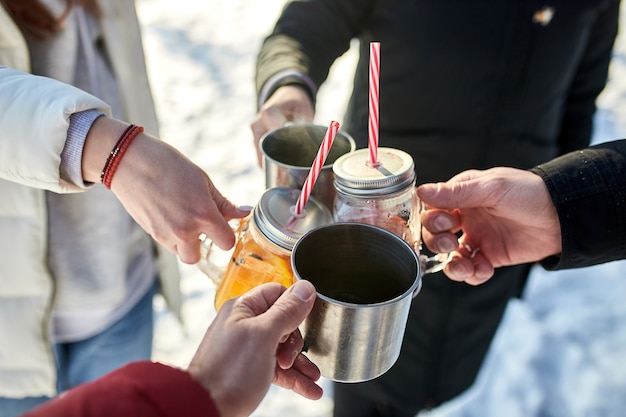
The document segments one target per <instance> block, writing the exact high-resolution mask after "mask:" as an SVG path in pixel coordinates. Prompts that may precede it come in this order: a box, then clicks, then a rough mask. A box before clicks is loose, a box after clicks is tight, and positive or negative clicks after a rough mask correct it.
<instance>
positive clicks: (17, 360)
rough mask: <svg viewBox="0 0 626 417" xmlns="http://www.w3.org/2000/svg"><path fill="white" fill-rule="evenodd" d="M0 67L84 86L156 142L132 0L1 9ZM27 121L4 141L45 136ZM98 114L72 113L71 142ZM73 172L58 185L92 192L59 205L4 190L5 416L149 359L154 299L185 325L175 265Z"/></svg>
mask: <svg viewBox="0 0 626 417" xmlns="http://www.w3.org/2000/svg"><path fill="white" fill-rule="evenodd" d="M0 65H4V66H7V67H11V68H15V69H18V70H21V71H24V72H30V73H33V74H36V75H42V76H45V77H49V78H54V79H56V80H59V81H62V82H64V83H67V84H71V85H73V86H76V87H78V88H80V89H82V90H84V91H87V92H89V93H91V94H93V95H94V96H97V97H98V98H100V99H102V100H103V101H104V102H106V103H107V104H109V105H110V107H111V110H112V116H113V117H114V118H117V119H122V120H129V121H132V122H133V123H136V124H138V125H140V126H142V127H143V128H144V129H145V131H146V132H147V133H149V134H151V135H154V136H157V135H158V125H157V119H156V113H155V109H154V104H153V100H152V96H151V92H150V85H149V82H148V78H147V72H146V67H145V62H144V55H143V49H142V44H141V36H140V30H139V23H138V20H137V15H136V10H135V4H134V2H133V1H124V0H107V1H102V2H99V1H98V0H2V1H1V6H0ZM42 100H44V101H45V100H51V103H50V107H51V112H50V113H52V108H53V107H54V105H53V104H54V103H52V101H53V100H54V99H53V98H52V97H42ZM15 105H16V106H18V105H19V104H15ZM31 111H32V110H31V109H30V108H23V111H22V112H20V113H16V114H19V118H17V119H15V118H14V119H9V118H0V119H2V120H1V122H0V131H2V132H3V133H2V134H1V135H5V136H6V137H10V136H11V133H14V132H16V131H24V130H29V129H30V130H36V129H41V126H42V125H44V123H42V121H40V120H33V119H29V117H30V116H31V115H32V113H31ZM102 114H103V113H102V111H99V110H89V111H84V112H79V113H76V114H73V115H72V123H71V125H70V131H69V133H68V135H74V136H77V137H81V136H82V138H83V140H84V137H85V135H86V134H87V131H88V130H89V128H90V127H91V125H92V123H93V122H94V121H95V120H96V119H97V118H98V117H100V116H101V115H102ZM61 128H65V127H63V126H61V125H59V129H61ZM45 133H46V132H44V131H42V132H41V134H45ZM17 136H18V137H19V135H17ZM51 140H52V138H51ZM80 145H82V144H80ZM33 152H35V151H33ZM60 152H61V149H59V153H60ZM81 152H82V146H76V147H68V146H66V147H65V148H64V149H63V158H62V159H64V160H71V159H74V160H76V159H77V160H78V161H79V162H80V156H81ZM76 167H77V168H76ZM74 168H76V169H74V170H72V167H71V166H70V167H67V166H63V165H62V166H61V167H60V170H61V175H62V177H63V178H66V179H67V180H68V181H71V182H72V183H74V184H81V185H80V187H82V188H83V189H84V188H90V190H89V191H88V192H84V193H73V194H58V193H56V192H52V191H43V190H39V189H34V188H30V187H27V186H24V185H20V184H17V183H14V182H9V181H7V180H3V179H0V195H2V198H1V199H0V247H2V248H3V249H2V250H1V251H0V338H1V339H2V343H0V415H2V416H3V417H10V416H14V415H19V414H21V413H22V412H24V411H25V410H27V409H29V408H31V407H33V406H35V405H37V404H39V403H41V402H43V401H46V400H47V399H49V398H51V397H54V396H55V395H56V394H58V393H59V392H62V391H64V390H66V389H68V388H71V387H73V386H76V385H78V384H81V383H83V382H86V381H90V380H93V379H95V378H97V377H99V376H101V375H103V374H105V373H107V372H109V371H111V370H113V369H115V368H118V367H120V366H122V365H123V364H125V363H128V362H130V361H135V360H141V359H149V358H150V357H151V350H152V337H153V306H152V299H153V295H154V294H155V291H161V292H162V293H163V294H164V295H165V297H166V300H167V301H168V304H169V306H170V308H171V309H172V311H173V312H174V313H175V314H176V315H178V316H179V317H180V307H181V296H180V292H179V282H178V281H179V275H178V266H177V263H176V258H175V257H174V255H173V254H171V253H169V252H167V251H166V250H165V249H164V248H163V247H162V246H161V245H157V244H156V243H155V242H154V241H153V240H152V239H151V238H150V236H149V235H148V234H147V233H146V232H145V231H143V230H142V228H141V227H140V226H139V225H138V224H137V223H136V222H135V221H134V220H133V218H131V216H130V215H129V214H128V213H127V211H126V210H125V209H124V207H123V206H122V204H121V203H120V201H118V200H117V199H116V197H115V195H114V194H113V193H111V192H110V191H108V190H107V189H106V188H105V187H104V186H102V184H96V185H93V184H88V183H84V182H83V178H82V174H81V171H80V163H78V165H74ZM163 169H165V168H163ZM42 170H43V167H42Z"/></svg>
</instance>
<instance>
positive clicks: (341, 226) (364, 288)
mask: <svg viewBox="0 0 626 417" xmlns="http://www.w3.org/2000/svg"><path fill="white" fill-rule="evenodd" d="M291 266H292V269H293V272H294V276H295V278H296V279H306V280H308V281H310V282H311V283H313V285H315V288H316V289H317V297H316V300H315V304H314V306H313V310H312V311H311V313H310V314H309V316H308V317H307V318H306V319H305V321H304V322H303V324H302V326H301V331H302V334H303V337H304V344H305V347H304V350H305V352H306V355H307V356H308V357H309V358H310V359H311V361H313V362H314V363H315V364H316V365H317V366H318V367H319V368H320V371H321V373H322V376H324V377H325V378H328V379H331V380H333V381H338V382H363V381H368V380H370V379H373V378H376V377H378V376H380V375H382V374H384V373H385V372H387V371H388V370H389V369H390V368H391V366H392V365H393V364H394V363H395V362H396V360H397V359H398V356H399V355H400V347H401V345H402V340H403V338H404V331H405V327H406V322H407V318H408V315H409V308H410V305H411V301H412V299H413V297H414V296H415V295H416V294H417V293H418V292H419V290H420V288H421V275H422V274H421V271H420V262H419V260H418V257H417V254H416V253H415V251H414V250H413V249H412V248H411V246H409V245H408V244H407V243H406V242H405V241H404V240H402V239H401V238H400V237H398V236H396V235H394V234H393V233H391V232H388V231H387V230H384V229H382V228H380V227H377V226H372V225H368V224H363V223H334V224H329V225H325V226H321V227H318V228H316V229H313V230H311V231H309V232H307V233H306V234H305V235H303V236H302V237H301V238H300V239H299V240H298V242H296V245H295V246H294V248H293V251H292V255H291Z"/></svg>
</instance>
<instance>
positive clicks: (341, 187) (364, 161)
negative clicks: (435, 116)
mask: <svg viewBox="0 0 626 417" xmlns="http://www.w3.org/2000/svg"><path fill="white" fill-rule="evenodd" d="M378 162H379V164H378V165H377V166H372V165H371V164H370V163H369V151H368V149H358V150H356V151H354V152H351V153H349V154H345V155H343V156H341V157H340V158H338V159H337V160H336V161H335V163H334V164H333V174H334V177H335V188H336V189H337V190H338V191H341V192H344V193H346V194H352V195H357V196H382V195H389V194H392V193H395V192H398V191H401V190H403V189H405V188H406V187H407V186H409V185H412V184H413V183H414V182H415V165H414V163H413V158H412V157H411V155H409V154H408V153H406V152H404V151H402V150H399V149H393V148H378Z"/></svg>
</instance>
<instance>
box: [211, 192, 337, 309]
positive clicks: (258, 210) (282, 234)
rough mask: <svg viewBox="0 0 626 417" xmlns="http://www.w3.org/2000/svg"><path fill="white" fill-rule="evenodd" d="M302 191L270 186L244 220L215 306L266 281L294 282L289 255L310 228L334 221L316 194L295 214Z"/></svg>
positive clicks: (220, 285) (218, 289)
mask: <svg viewBox="0 0 626 417" xmlns="http://www.w3.org/2000/svg"><path fill="white" fill-rule="evenodd" d="M299 195H300V190H298V189H295V188H288V187H275V188H270V189H268V190H266V191H265V192H264V193H263V195H262V196H261V199H260V200H259V202H258V204H257V205H256V206H255V207H254V209H253V211H252V213H250V215H249V216H248V217H246V218H245V219H242V220H241V222H240V224H239V229H238V230H237V231H236V236H237V241H236V243H235V248H234V249H233V254H232V256H231V258H230V261H229V263H228V265H227V266H226V270H225V272H224V276H223V278H222V280H221V282H220V283H219V285H218V288H217V291H216V293H215V308H216V310H219V309H220V308H221V306H222V304H224V302H226V301H227V300H229V299H231V298H234V297H238V296H240V295H242V294H244V293H245V292H247V291H249V290H250V289H252V288H254V287H256V286H257V285H260V284H263V283H265V282H278V283H280V284H283V285H284V286H286V287H289V286H290V285H291V284H293V279H294V278H293V272H292V270H291V259H290V257H291V250H292V249H293V246H294V245H295V243H296V241H297V240H298V239H299V238H300V236H302V235H303V234H304V233H306V232H308V231H309V230H311V229H313V228H315V227H317V226H322V225H324V224H328V223H332V215H331V213H330V210H329V209H328V208H327V207H326V206H325V205H324V204H322V203H321V202H319V201H318V200H316V199H315V198H314V197H310V198H309V199H308V200H307V204H306V206H305V207H304V210H303V213H302V215H301V216H296V215H295V214H294V211H293V207H295V204H296V202H297V200H298V197H299Z"/></svg>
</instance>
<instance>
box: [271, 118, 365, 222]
mask: <svg viewBox="0 0 626 417" xmlns="http://www.w3.org/2000/svg"><path fill="white" fill-rule="evenodd" d="M327 129H328V127H327V126H319V125H314V124H287V125H285V126H283V127H280V128H278V129H275V130H273V131H271V132H268V133H267V134H266V135H265V136H264V137H263V138H261V142H260V144H259V146H260V148H261V152H262V153H263V169H264V170H265V187H266V188H273V187H291V188H297V189H302V186H303V185H304V181H305V180H306V177H307V175H308V174H309V171H310V170H311V165H312V164H313V161H314V160H315V156H316V155H317V152H318V150H319V148H320V145H321V143H322V141H323V140H324V136H325V134H326V131H327ZM354 149H355V144H354V139H352V137H350V135H348V134H347V133H345V132H343V131H339V132H337V135H336V136H335V140H334V141H333V145H332V147H331V148H330V152H329V154H328V157H327V158H326V163H325V164H324V166H323V167H322V171H321V172H320V175H319V177H318V178H317V181H316V182H315V187H313V190H312V193H311V195H312V196H313V197H315V198H316V199H317V200H319V201H321V202H322V203H324V204H325V205H326V207H328V208H329V210H332V207H333V199H334V197H335V188H334V186H333V171H332V165H333V163H334V161H335V160H336V159H337V158H339V157H340V156H342V155H344V154H346V153H349V152H352V151H354Z"/></svg>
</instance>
